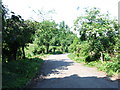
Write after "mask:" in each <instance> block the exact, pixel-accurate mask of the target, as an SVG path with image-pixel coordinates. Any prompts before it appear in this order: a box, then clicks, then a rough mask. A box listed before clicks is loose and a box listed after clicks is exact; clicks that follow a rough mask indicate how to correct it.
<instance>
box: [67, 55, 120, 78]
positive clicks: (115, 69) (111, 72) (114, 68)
mask: <svg viewBox="0 0 120 90" xmlns="http://www.w3.org/2000/svg"><path fill="white" fill-rule="evenodd" d="M68 57H69V58H70V59H72V60H74V61H76V62H78V63H83V64H84V65H85V66H89V67H97V69H98V70H99V71H104V72H106V73H107V75H108V76H109V77H111V76H115V75H118V74H119V68H120V66H119V64H118V60H113V61H112V62H110V61H104V62H103V63H102V62H101V61H100V60H97V61H91V62H89V63H88V62H85V57H77V56H76V55H75V54H69V55H68Z"/></svg>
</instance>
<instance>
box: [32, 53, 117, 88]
mask: <svg viewBox="0 0 120 90" xmlns="http://www.w3.org/2000/svg"><path fill="white" fill-rule="evenodd" d="M67 55H68V54H58V55H50V56H49V57H48V58H46V60H45V62H44V64H43V66H42V71H41V73H42V74H43V77H44V79H43V80H40V81H37V82H36V83H35V84H34V85H32V87H33V88H118V81H110V80H108V79H107V78H106V74H105V73H104V72H101V71H97V70H96V68H91V67H86V66H84V65H82V64H80V63H76V62H74V61H73V60H70V59H69V58H68V57H67Z"/></svg>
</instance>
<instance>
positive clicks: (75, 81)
mask: <svg viewBox="0 0 120 90" xmlns="http://www.w3.org/2000/svg"><path fill="white" fill-rule="evenodd" d="M36 88H118V81H109V80H107V78H106V77H104V78H97V77H79V76H78V75H77V74H73V75H71V76H67V77H64V78H51V79H44V80H43V81H42V82H40V83H38V84H37V85H36Z"/></svg>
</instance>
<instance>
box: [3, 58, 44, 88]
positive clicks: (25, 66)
mask: <svg viewBox="0 0 120 90" xmlns="http://www.w3.org/2000/svg"><path fill="white" fill-rule="evenodd" d="M42 63H43V60H42V59H40V58H31V59H22V60H16V61H11V62H8V63H3V72H2V75H3V77H2V78H3V81H2V82H3V86H2V87H3V88H23V87H25V86H26V84H27V83H28V82H29V81H30V80H31V79H32V78H33V77H34V76H35V75H36V74H37V73H38V71H39V69H40V67H41V65H42Z"/></svg>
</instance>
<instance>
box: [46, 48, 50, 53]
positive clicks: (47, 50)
mask: <svg viewBox="0 0 120 90" xmlns="http://www.w3.org/2000/svg"><path fill="white" fill-rule="evenodd" d="M48 52H49V46H47V47H46V53H47V54H48Z"/></svg>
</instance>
